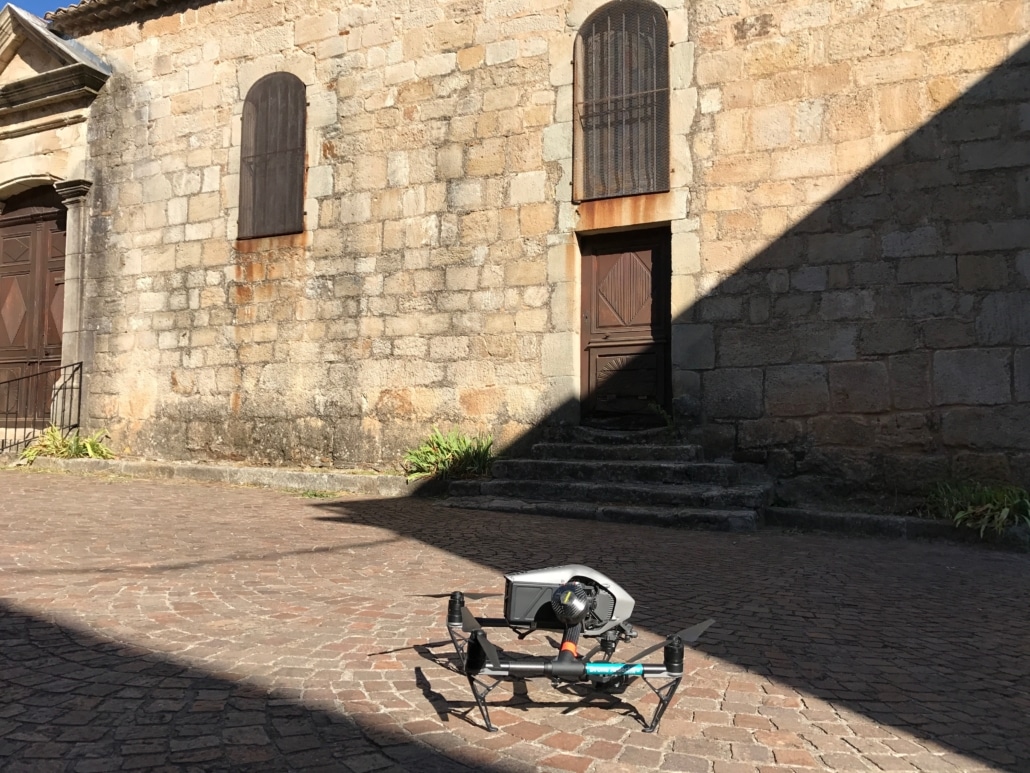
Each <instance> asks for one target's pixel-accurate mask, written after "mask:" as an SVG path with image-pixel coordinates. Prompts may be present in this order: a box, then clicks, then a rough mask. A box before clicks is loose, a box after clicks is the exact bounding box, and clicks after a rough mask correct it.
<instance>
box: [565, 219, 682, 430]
mask: <svg viewBox="0 0 1030 773" xmlns="http://www.w3.org/2000/svg"><path fill="white" fill-rule="evenodd" d="M669 243H670V236H669V232H668V231H665V230H663V231H649V232H638V233H634V234H630V235H622V236H617V237H603V238H594V239H590V240H585V241H584V242H583V245H582V253H583V260H584V263H583V329H582V342H583V349H582V372H583V376H582V378H583V416H584V421H585V422H586V423H598V422H602V423H603V422H615V424H613V426H615V425H616V424H618V422H619V419H618V417H620V416H621V417H623V418H624V419H625V422H624V423H625V425H626V426H632V425H638V424H641V422H643V424H647V423H649V422H650V421H660V420H661V417H660V416H659V414H658V413H657V412H656V411H655V410H654V408H655V406H656V405H657V406H660V407H662V408H663V409H664V408H666V407H667V403H668V400H669V388H668V382H669V335H668V333H669V327H670V320H669V313H670V309H669V302H668V299H669V285H670V282H671V273H670V261H669Z"/></svg>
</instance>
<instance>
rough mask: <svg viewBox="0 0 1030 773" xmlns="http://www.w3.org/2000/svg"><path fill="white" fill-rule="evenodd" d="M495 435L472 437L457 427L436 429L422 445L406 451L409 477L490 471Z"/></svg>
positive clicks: (466, 475) (473, 474)
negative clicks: (454, 428)
mask: <svg viewBox="0 0 1030 773" xmlns="http://www.w3.org/2000/svg"><path fill="white" fill-rule="evenodd" d="M492 447H493V438H491V437H485V438H484V437H470V436H468V435H466V434H464V433H462V432H458V431H457V430H452V431H451V432H448V433H447V434H446V435H445V434H443V433H442V432H440V430H439V429H438V428H436V427H433V432H432V434H430V436H429V437H428V438H426V439H425V440H424V441H422V443H421V444H420V445H418V446H417V447H415V448H411V449H409V450H408V451H406V452H405V453H404V471H405V473H406V474H407V476H408V479H409V480H417V479H419V478H476V477H481V476H484V475H489V474H490V468H491V467H492V466H493V461H494V456H493V452H492V451H491V449H492Z"/></svg>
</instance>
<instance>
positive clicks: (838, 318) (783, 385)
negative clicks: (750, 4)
mask: <svg viewBox="0 0 1030 773" xmlns="http://www.w3.org/2000/svg"><path fill="white" fill-rule="evenodd" d="M946 81H947V79H939V80H938V81H935V82H933V83H931V84H930V87H929V89H930V95H931V96H939V95H938V93H937V92H938V91H939V90H941V89H944V88H945V87H946V85H947V84H946ZM1028 91H1030V47H1025V48H1023V49H1022V50H1020V51H1019V52H1018V53H1016V54H1015V55H1013V56H1011V57H1010V58H1009V59H1008V60H1007V61H1005V62H1004V63H1003V64H1001V65H1000V66H999V67H997V68H996V69H995V70H994V71H993V72H991V73H990V74H989V75H988V76H986V77H985V78H983V79H982V80H981V81H979V82H978V83H976V84H975V85H974V86H972V87H971V88H970V89H969V90H968V91H967V92H965V93H963V94H961V95H959V96H958V97H957V98H955V99H954V101H952V102H951V103H950V104H949V105H948V106H947V107H945V108H944V109H943V110H942V111H941V112H940V113H938V114H937V115H936V116H935V117H934V118H933V119H932V120H931V121H929V122H928V123H926V124H925V125H923V126H922V127H921V128H920V129H919V130H917V131H916V132H914V133H913V134H911V135H909V136H907V137H906V138H905V139H904V140H902V141H900V143H899V144H898V145H897V146H896V147H893V149H891V150H889V151H888V152H886V154H885V155H883V156H882V157H881V158H880V159H879V161H877V162H876V163H875V164H873V165H872V166H870V167H868V168H864V169H863V170H862V171H860V172H858V173H857V174H856V176H855V177H854V179H852V180H851V181H850V182H849V183H847V184H846V185H844V186H843V187H842V188H841V189H840V190H837V191H836V192H835V193H834V192H833V189H832V188H828V186H829V184H830V182H832V183H834V184H835V185H836V184H837V183H836V180H837V179H839V178H835V177H831V176H830V175H831V174H832V173H833V172H834V170H835V169H838V168H840V167H841V166H842V165H845V164H847V153H848V152H849V151H852V150H853V152H854V154H855V156H856V158H868V157H869V155H870V153H872V152H873V143H874V142H875V140H871V139H867V138H869V137H871V136H872V135H873V130H874V129H873V125H872V122H873V121H874V120H875V117H876V115H877V114H878V115H879V117H880V121H881V122H882V123H885V124H886V125H888V126H889V125H890V124H891V121H896V122H897V123H898V125H899V127H900V126H903V125H909V123H910V121H909V119H908V118H907V117H906V116H907V113H908V111H910V110H913V109H915V107H916V105H917V104H918V102H915V103H913V100H918V99H920V98H930V97H925V96H921V84H920V88H916V87H915V85H914V84H912V88H910V85H909V84H904V83H902V84H900V85H898V86H897V87H896V88H895V89H894V90H893V91H892V92H889V94H890V97H891V98H890V99H888V98H886V97H884V98H883V99H882V100H881V102H880V103H879V104H873V103H872V100H871V99H869V100H867V101H869V103H870V104H868V105H865V106H864V107H863V109H859V110H854V111H852V112H853V116H852V120H853V123H849V124H848V125H839V126H832V127H830V128H829V129H828V130H827V131H829V132H830V136H831V139H833V141H834V142H837V143H838V144H837V146H836V149H835V148H834V146H831V145H822V146H817V147H813V148H810V149H806V150H801V151H798V154H797V157H796V158H795V159H794V161H795V162H796V163H795V166H796V165H797V164H802V165H804V166H805V168H806V170H805V174H807V175H810V176H807V177H802V178H800V179H798V178H797V177H796V174H797V170H796V169H792V170H791V171H790V177H789V178H788V175H787V172H786V171H783V172H782V173H781V170H780V169H779V168H778V166H777V156H776V155H771V156H763V157H758V156H751V157H748V159H747V163H748V164H752V165H753V164H763V163H764V164H768V165H769V168H768V170H767V173H766V179H767V180H768V181H767V182H764V183H762V184H760V185H757V186H752V189H751V190H750V191H749V192H747V201H748V202H749V205H750V206H751V207H752V208H751V209H745V208H739V209H738V208H735V207H737V206H740V207H743V206H744V205H743V204H739V205H738V204H731V203H725V202H726V201H727V199H731V198H733V197H732V196H730V194H736V195H737V196H738V197H743V196H744V195H745V191H744V185H745V184H744V183H742V184H740V185H738V184H736V183H735V182H734V179H733V175H734V170H733V169H732V168H731V166H732V164H731V162H724V163H722V164H721V165H720V164H719V162H718V161H717V162H716V164H715V166H714V167H713V169H712V171H711V172H710V173H709V177H710V178H711V180H712V181H714V182H715V183H721V185H722V187H721V188H718V190H716V189H715V188H710V189H709V190H708V191H707V196H708V203H707V208H706V211H707V213H708V214H707V215H705V217H707V218H710V219H711V221H710V223H706V225H705V231H704V236H703V238H704V239H705V240H706V243H705V246H704V249H703V259H704V262H705V265H704V266H703V268H704V270H705V271H706V273H709V274H710V272H713V271H732V273H730V274H729V275H726V276H725V277H724V278H723V279H722V281H721V282H719V283H718V284H717V285H715V286H713V287H711V288H707V292H706V294H705V295H704V297H703V298H702V299H701V300H699V301H698V302H697V303H696V304H695V305H694V306H693V307H692V308H690V309H689V310H688V311H686V312H685V313H683V314H682V315H681V316H680V317H679V318H676V319H674V320H673V321H672V324H673V330H674V335H673V341H674V349H673V351H672V352H671V361H672V369H673V370H672V378H673V383H674V384H676V392H677V394H678V395H679V396H678V397H677V398H676V401H675V403H674V406H673V407H674V409H675V413H676V415H677V418H678V419H680V420H682V422H683V423H684V424H688V425H694V426H695V429H694V431H693V437H694V439H698V440H702V441H703V442H704V445H705V447H706V451H707V452H708V455H709V456H710V457H715V456H730V455H732V456H734V457H735V458H737V459H738V460H742V461H752V462H765V463H768V465H769V467H770V470H771V471H772V472H774V473H775V474H777V475H779V476H781V477H783V478H793V479H794V480H793V482H792V483H790V484H788V485H786V486H784V489H783V491H784V494H785V495H786V496H787V498H788V499H790V498H810V499H812V498H822V497H829V498H840V497H841V496H844V495H850V494H853V493H854V492H855V491H856V490H871V491H881V492H889V493H902V494H905V493H918V492H919V491H920V490H923V489H925V487H926V485H927V483H929V482H931V481H933V480H936V479H944V478H948V477H959V478H961V477H977V478H987V479H1001V480H1014V481H1015V482H1019V483H1022V484H1024V485H1027V484H1030V171H1028V170H1030V110H1028V107H1027V105H1026V102H1025V99H1026V94H1027V93H1028ZM862 98H863V97H862V95H856V104H858V105H862V102H861V99H862ZM834 153H836V155H834ZM770 159H771V160H770ZM720 176H721V177H720ZM748 179H749V178H748ZM828 181H829V182H828ZM717 194H722V195H721V196H720V197H719V198H718V200H717ZM815 199H819V200H824V199H825V203H823V204H821V205H820V206H818V207H817V208H816V209H815V210H814V211H811V212H808V214H807V215H805V216H804V217H800V215H799V213H800V212H804V211H807V208H806V206H805V201H806V200H815ZM720 202H723V203H720ZM723 207H725V211H722V209H721V208H723ZM799 218H800V219H799ZM781 222H782V223H785V224H786V223H788V222H794V223H796V224H795V225H794V226H793V227H791V228H789V230H787V231H785V232H784V233H783V234H782V235H781V236H779V237H778V238H777V239H776V240H775V242H774V243H773V244H772V245H771V246H768V247H767V248H765V249H761V250H759V249H758V247H757V245H758V242H759V239H760V237H759V234H761V233H774V232H775V229H776V228H777V226H778V224H779V223H781ZM748 255H753V257H750V258H748V257H747V256H748ZM738 266H739V267H738ZM734 269H735V270H734ZM705 289H706V288H702V290H705ZM631 367H632V366H631ZM570 412H572V413H575V412H576V408H575V406H572V405H565V406H563V407H562V408H561V409H559V410H557V411H556V412H554V413H553V414H552V417H551V419H549V420H548V422H545V423H550V424H554V423H557V421H558V420H559V418H560V417H562V416H568V415H569V413H570Z"/></svg>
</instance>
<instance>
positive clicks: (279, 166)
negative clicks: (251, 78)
mask: <svg viewBox="0 0 1030 773" xmlns="http://www.w3.org/2000/svg"><path fill="white" fill-rule="evenodd" d="M306 107H307V104H306V98H305V93H304V84H303V83H302V82H301V80H300V79H299V78H298V77H297V76H295V75H291V74H290V73H288V72H277V73H272V74H271V75H266V76H265V77H263V78H261V80H259V81H258V82H257V83H255V84H254V86H253V87H252V88H251V89H250V92H248V94H247V99H246V101H245V102H244V103H243V138H242V147H241V149H240V222H239V232H238V234H237V235H238V238H240V239H254V238H257V237H259V236H279V235H281V234H295V233H300V232H301V231H303V230H304V128H305V123H306V121H305V113H306Z"/></svg>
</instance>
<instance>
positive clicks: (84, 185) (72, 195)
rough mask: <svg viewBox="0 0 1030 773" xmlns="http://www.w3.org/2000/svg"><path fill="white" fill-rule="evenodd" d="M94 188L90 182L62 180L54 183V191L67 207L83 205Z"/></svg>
mask: <svg viewBox="0 0 1030 773" xmlns="http://www.w3.org/2000/svg"><path fill="white" fill-rule="evenodd" d="M92 187H93V183H92V181H90V180H62V181H61V182H58V183H54V190H55V191H57V195H58V196H60V197H61V201H63V202H64V205H65V206H66V207H68V206H71V205H73V204H79V203H81V202H82V201H83V200H84V199H85V198H86V196H87V194H89V189H90V188H92Z"/></svg>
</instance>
